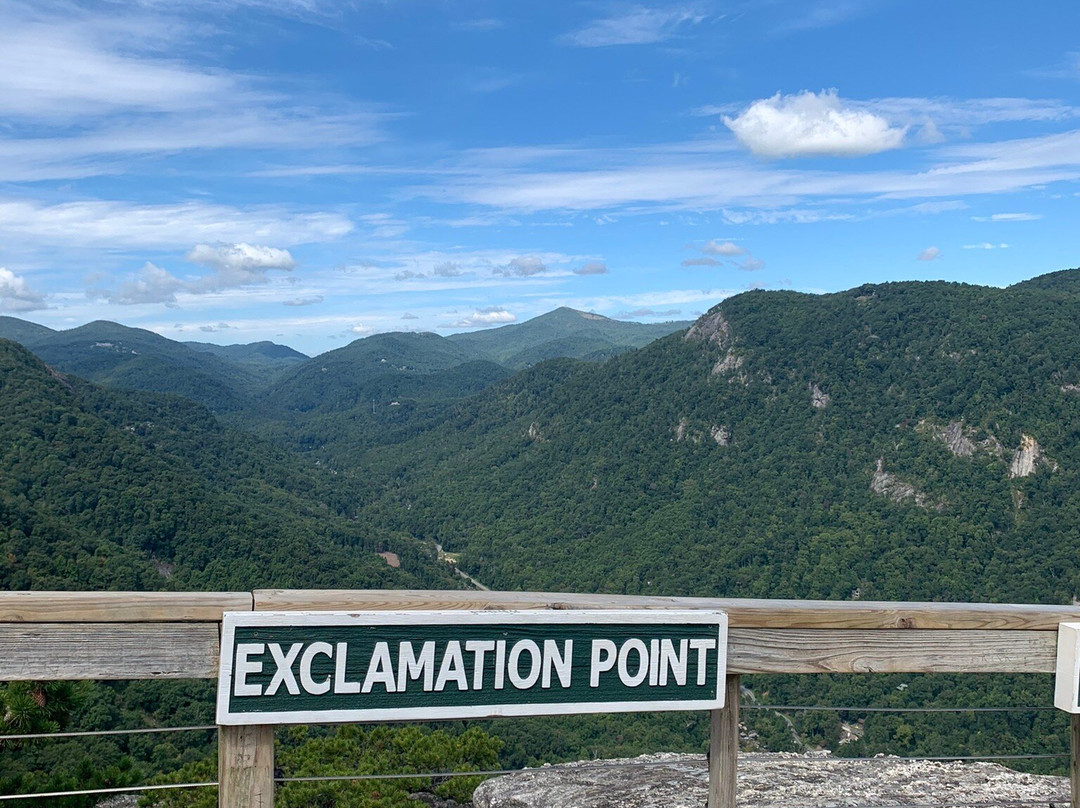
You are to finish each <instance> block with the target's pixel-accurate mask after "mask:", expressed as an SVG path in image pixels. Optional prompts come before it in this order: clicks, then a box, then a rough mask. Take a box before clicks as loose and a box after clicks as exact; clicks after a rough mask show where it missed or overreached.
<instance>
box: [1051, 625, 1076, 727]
mask: <svg viewBox="0 0 1080 808" xmlns="http://www.w3.org/2000/svg"><path fill="white" fill-rule="evenodd" d="M1054 706H1055V707H1057V708H1058V709H1059V710H1064V711H1065V712H1067V713H1080V623H1058V641H1057V669H1056V671H1055V674H1054Z"/></svg>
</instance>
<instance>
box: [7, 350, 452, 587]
mask: <svg viewBox="0 0 1080 808" xmlns="http://www.w3.org/2000/svg"><path fill="white" fill-rule="evenodd" d="M0 398H2V400H3V402H4V412H3V417H2V418H0V542H2V545H3V546H2V549H0V552H2V553H3V557H5V558H6V559H7V562H6V563H5V564H4V565H3V566H2V567H0V585H2V586H3V587H4V588H6V589H50V588H52V589H79V588H83V589H205V590H215V589H248V588H251V587H253V586H305V587H335V586H361V587H368V586H376V587H381V586H389V587H415V586H431V585H439V586H454V583H453V581H452V578H451V576H450V575H449V573H448V572H447V570H446V568H445V565H441V564H437V562H436V560H435V554H434V551H433V550H432V549H431V548H429V547H424V546H421V545H420V543H419V542H417V541H415V540H412V539H410V538H409V537H407V536H404V535H401V534H396V533H394V532H392V531H387V530H377V529H373V528H372V526H371V525H370V524H368V523H367V522H366V521H365V520H363V519H358V518H357V514H356V512H355V509H354V508H353V507H352V506H351V504H350V502H349V498H348V497H347V496H345V495H343V494H342V493H341V489H340V488H338V487H335V485H334V480H333V479H332V475H331V474H330V473H328V472H326V471H325V470H321V469H318V468H315V467H313V466H311V465H309V464H307V463H303V462H298V461H297V459H296V458H295V457H292V456H289V455H287V454H286V453H284V452H283V451H281V450H278V449H274V448H273V447H271V446H269V445H267V444H264V443H260V442H258V441H256V440H255V439H253V438H251V437H250V436H248V435H245V434H243V433H239V432H236V431H233V430H228V429H225V428H223V427H222V426H221V425H220V424H218V422H217V421H216V420H215V419H214V418H213V416H212V415H211V414H210V413H209V412H207V411H206V410H205V409H203V408H202V407H200V406H198V405H196V404H193V403H190V402H187V401H184V400H183V399H181V398H178V397H175V396H160V395H153V394H148V393H144V394H138V393H132V392H125V393H117V392H115V391H111V390H108V389H106V388H102V387H97V386H95V385H92V384H89V383H86V382H82V381H79V380H77V379H69V378H65V377H64V376H61V375H59V374H58V373H56V372H55V371H53V370H51V369H50V368H48V367H46V366H45V365H44V364H42V362H41V361H40V360H39V359H37V358H36V357H34V356H33V355H31V354H30V353H29V352H27V351H26V350H25V349H23V348H21V347H19V346H17V345H15V344H14V343H12V342H8V341H0ZM381 551H393V552H394V553H396V554H397V555H398V557H399V558H400V560H401V567H400V568H392V567H390V566H389V565H388V564H387V562H386V561H385V560H384V559H383V558H382V557H380V556H379V555H377V553H378V552H381ZM298 558H302V559H304V563H303V564H297V563H296V560H297V559H298Z"/></svg>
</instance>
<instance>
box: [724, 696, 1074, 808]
mask: <svg viewBox="0 0 1080 808" xmlns="http://www.w3.org/2000/svg"><path fill="white" fill-rule="evenodd" d="M709 718H710V721H709V730H710V731H709V803H708V806H709V808H735V790H736V786H737V782H736V780H737V771H738V760H739V677H738V676H728V677H727V682H726V683H725V684H724V709H722V710H713V711H712V712H711V713H710V716H709ZM1072 808H1080V806H1075V805H1074V806H1073V807H1072Z"/></svg>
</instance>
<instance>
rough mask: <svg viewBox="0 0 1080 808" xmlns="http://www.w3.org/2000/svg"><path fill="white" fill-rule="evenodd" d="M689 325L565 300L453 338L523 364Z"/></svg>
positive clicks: (636, 343) (595, 353) (639, 341)
mask: <svg viewBox="0 0 1080 808" xmlns="http://www.w3.org/2000/svg"><path fill="white" fill-rule="evenodd" d="M689 326H690V323H689V322H670V323H656V324H648V325H646V324H643V323H628V322H622V321H619V320H612V319H610V318H608V317H603V316H601V315H599V314H590V313H588V312H584V311H577V310H576V309H570V308H566V307H565V306H564V307H561V308H558V309H555V310H554V311H550V312H548V313H547V314H542V315H540V316H539V317H535V318H533V319H532V320H529V321H527V322H524V323H519V324H516V325H505V326H502V327H500V328H489V329H485V330H483V331H474V332H471V333H468V334H454V335H452V336H450V337H448V339H449V340H451V341H452V342H455V343H457V344H458V345H462V346H465V347H467V348H469V349H470V350H472V351H475V352H476V353H477V354H479V355H482V356H483V357H484V358H486V359H490V360H491V361H493V362H498V363H499V364H501V365H505V366H507V367H510V368H516V369H520V368H524V367H528V366H529V365H534V364H536V363H537V362H542V361H544V360H545V359H555V358H559V357H565V358H569V359H588V360H593V361H597V360H603V359H609V358H611V357H612V356H615V355H617V354H620V353H623V352H625V351H629V350H632V349H634V348H640V347H642V346H644V345H648V344H649V343H650V342H652V341H653V340H656V339H659V338H660V337H665V336H667V335H668V334H671V333H674V332H675V331H684V330H686V328H688V327H689Z"/></svg>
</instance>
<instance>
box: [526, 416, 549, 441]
mask: <svg viewBox="0 0 1080 808" xmlns="http://www.w3.org/2000/svg"><path fill="white" fill-rule="evenodd" d="M525 436H526V437H527V438H528V439H529V440H533V441H536V442H537V443H543V442H544V441H545V440H546V438H544V433H543V432H542V431H541V429H540V424H538V423H537V422H536V421H533V422H532V423H531V424H529V430H528V432H526V433H525Z"/></svg>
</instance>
